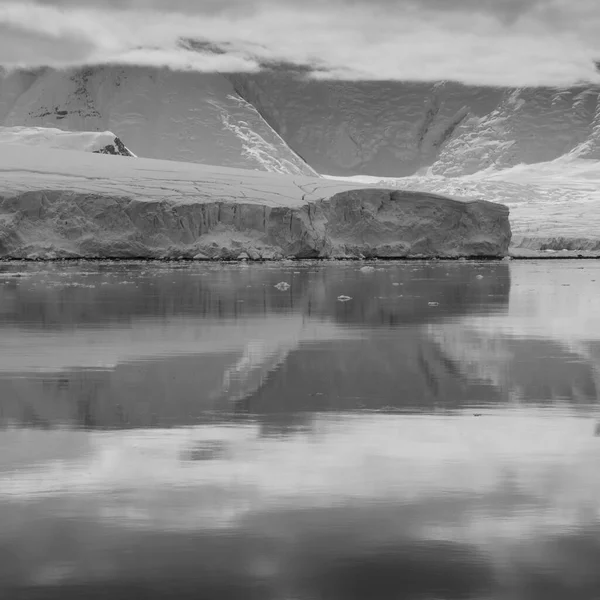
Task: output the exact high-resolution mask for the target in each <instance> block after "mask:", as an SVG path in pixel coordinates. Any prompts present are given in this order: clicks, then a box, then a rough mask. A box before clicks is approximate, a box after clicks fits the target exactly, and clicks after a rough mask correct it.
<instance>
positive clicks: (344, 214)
mask: <svg viewBox="0 0 600 600" xmlns="http://www.w3.org/2000/svg"><path fill="white" fill-rule="evenodd" d="M0 165H1V166H0V169H1V171H0V173H1V174H2V177H1V178H0V256H4V257H15V258H36V257H40V258H44V257H45V258H56V257H62V256H73V257H76V256H81V257H94V258H107V257H147V258H156V257H189V258H193V257H196V258H199V259H200V258H205V259H214V258H227V259H230V258H240V257H242V258H243V257H247V258H251V259H259V258H277V257H287V256H289V257H298V258H318V257H323V258H325V257H360V256H364V257H386V258H392V257H394V258H401V257H416V256H421V257H434V256H439V257H459V256H489V257H500V256H504V255H505V254H506V252H507V249H508V244H509V242H510V235H511V234H510V226H509V222H508V209H507V208H506V207H504V206H502V205H499V204H494V203H490V202H485V201H474V202H464V201H460V200H454V199H451V198H448V197H444V196H438V195H434V194H430V193H418V192H414V193H413V192H410V191H401V190H392V189H387V190H386V189H380V188H375V187H365V189H358V190H357V189H356V185H352V184H349V183H343V182H334V181H330V180H326V179H321V178H308V177H297V178H296V177H291V176H282V175H273V174H267V173H260V172H257V171H243V170H239V169H229V168H226V167H208V166H205V165H195V164H189V163H176V162H170V161H155V160H147V159H136V160H135V161H124V160H123V159H122V158H120V157H113V156H101V155H91V154H86V153H82V152H72V151H64V150H47V149H43V148H32V147H27V146H23V145H18V144H0ZM361 187H363V186H361Z"/></svg>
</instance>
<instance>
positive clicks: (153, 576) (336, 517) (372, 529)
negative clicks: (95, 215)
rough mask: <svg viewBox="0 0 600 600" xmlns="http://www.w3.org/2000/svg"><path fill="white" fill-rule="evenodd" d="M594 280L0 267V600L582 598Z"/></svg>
mask: <svg viewBox="0 0 600 600" xmlns="http://www.w3.org/2000/svg"><path fill="white" fill-rule="evenodd" d="M582 265H584V267H583V268H580V267H581V266H582ZM282 281H284V282H286V283H288V284H289V286H290V287H289V288H287V289H283V288H284V287H285V286H280V287H281V288H282V289H279V288H277V287H275V286H276V285H277V284H278V283H279V282H282ZM599 282H600V264H598V263H595V262H585V263H578V262H560V263H557V262H552V263H543V262H539V263H536V262H527V263H481V264H478V263H460V262H453V263H445V262H433V263H383V264H381V263H375V264H374V265H367V268H361V265H357V264H327V263H325V264H323V263H314V264H313V263H302V264H298V263H290V264H284V265H270V266H265V265H262V266H261V265H252V266H237V265H236V266H233V265H231V266H229V265H210V266H188V265H176V266H164V265H163V266H159V265H147V264H116V265H108V264H106V265H93V264H85V263H82V264H74V265H70V264H69V265H57V266H54V267H52V266H50V267H49V266H47V265H44V266H37V265H29V266H23V265H2V266H1V267H0V421H1V423H2V425H3V429H2V430H0V596H2V591H3V590H4V591H5V594H7V596H6V597H7V598H81V597H85V598H88V597H91V598H94V597H97V598H125V597H130V596H131V595H132V594H134V595H135V594H138V595H140V597H147V598H164V597H172V596H174V595H176V596H177V597H180V598H181V597H182V598H188V597H189V598H206V599H213V598H214V599H217V598H219V599H222V598H240V599H241V598H260V599H265V598H266V599H271V598H272V599H274V600H275V599H281V600H290V599H296V600H304V599H306V600H312V599H315V600H316V599H324V600H329V599H331V600H338V599H339V600H343V599H344V600H345V599H356V600H359V599H361V600H362V599H374V600H378V599H382V600H387V599H390V600H391V599H392V598H408V599H412V598H415V599H416V598H430V599H434V598H494V599H496V598H497V599H499V600H504V599H509V598H510V599H513V598H516V599H523V600H525V599H527V600H528V599H530V598H533V599H538V598H539V599H542V598H544V599H545V600H548V599H553V598H557V599H558V598H560V599H564V598H574V599H576V600H577V599H586V600H588V599H589V600H592V599H595V598H597V597H598V596H599V595H600V574H599V572H598V569H597V565H598V563H599V562H600V535H599V534H600V528H599V519H600V501H599V500H598V499H599V498H600V471H599V470H598V467H597V465H598V460H599V459H600V446H599V438H598V433H597V432H598V424H597V423H598V419H597V416H598V415H597V410H596V405H597V400H598V385H600V379H599V378H598V367H599V364H600V307H598V306H597V303H596V298H597V294H598V291H599V286H600V283H599ZM342 295H345V296H349V297H351V300H349V301H347V302H340V301H338V297H339V296H342Z"/></svg>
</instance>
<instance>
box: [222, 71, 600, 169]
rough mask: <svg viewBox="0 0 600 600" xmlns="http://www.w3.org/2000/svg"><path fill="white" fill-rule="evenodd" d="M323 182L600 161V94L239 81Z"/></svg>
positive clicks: (275, 77)
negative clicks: (574, 157)
mask: <svg viewBox="0 0 600 600" xmlns="http://www.w3.org/2000/svg"><path fill="white" fill-rule="evenodd" d="M232 80H233V81H234V84H235V87H236V90H237V91H238V92H239V93H240V94H241V95H242V96H244V97H245V98H246V99H247V100H248V101H250V102H252V103H253V104H254V105H255V106H256V107H258V109H259V110H260V111H261V113H262V114H263V115H264V116H265V118H266V119H267V121H269V123H270V124H271V125H272V126H273V127H274V129H276V130H277V131H278V132H279V133H280V134H281V135H282V136H283V138H284V139H285V140H286V141H287V142H288V144H289V145H290V146H291V147H292V148H293V149H294V150H296V151H297V152H299V153H300V154H301V155H302V156H303V157H304V158H305V159H306V160H307V161H308V163H309V164H311V165H312V166H313V167H314V168H315V169H317V171H319V172H320V173H329V174H332V175H346V176H349V175H356V174H363V175H376V176H386V177H403V176H407V175H412V174H416V173H417V172H418V171H419V170H421V169H424V168H427V167H433V171H434V172H435V173H436V174H439V175H465V174H471V173H474V172H476V171H479V170H481V169H484V168H487V167H488V166H490V165H496V166H498V167H501V168H506V167H511V166H514V165H516V164H519V163H521V162H525V163H535V162H542V161H549V160H554V159H556V158H558V157H560V156H562V155H564V154H566V153H568V152H570V151H572V150H573V149H575V148H578V147H581V150H582V152H583V153H584V154H583V155H582V156H583V157H584V158H591V157H592V156H591V153H593V152H598V147H599V146H598V140H599V139H600V104H599V102H598V99H599V93H600V89H599V88H597V87H580V88H574V89H568V90H560V89H533V88H531V89H526V88H525V89H500V88H486V87H468V86H463V85H460V84H455V83H450V82H441V83H435V84H426V83H407V82H336V81H322V80H320V81H305V80H300V79H298V78H294V77H292V76H291V75H288V74H286V73H284V72H276V73H264V74H258V75H253V74H250V75H246V74H244V75H236V76H234V77H232Z"/></svg>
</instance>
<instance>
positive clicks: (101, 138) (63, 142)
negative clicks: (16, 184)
mask: <svg viewBox="0 0 600 600" xmlns="http://www.w3.org/2000/svg"><path fill="white" fill-rule="evenodd" d="M0 144H24V145H27V146H39V147H43V148H54V149H57V150H80V151H82V152H94V153H96V154H113V155H115V156H133V157H134V156H135V154H133V152H131V150H129V149H128V148H127V147H126V146H125V144H124V143H123V142H122V141H121V140H120V139H119V138H118V137H117V136H116V135H115V134H114V133H112V132H110V131H101V132H95V131H76V132H73V131H63V130H61V129H56V128H53V127H0Z"/></svg>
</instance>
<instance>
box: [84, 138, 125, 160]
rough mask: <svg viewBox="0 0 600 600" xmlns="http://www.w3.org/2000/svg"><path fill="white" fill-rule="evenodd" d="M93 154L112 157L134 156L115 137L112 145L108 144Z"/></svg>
mask: <svg viewBox="0 0 600 600" xmlns="http://www.w3.org/2000/svg"><path fill="white" fill-rule="evenodd" d="M94 154H112V155H114V156H130V157H133V156H135V155H134V154H133V152H131V151H130V150H129V149H128V148H127V146H125V144H124V143H123V142H122V141H121V140H120V139H119V138H118V137H115V141H114V144H108V145H107V146H104V148H101V149H100V150H95V151H94Z"/></svg>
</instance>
